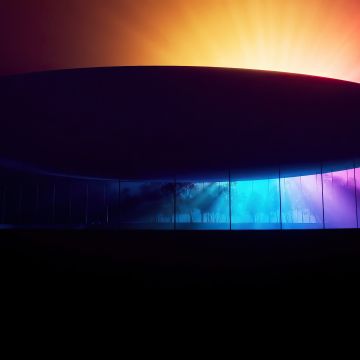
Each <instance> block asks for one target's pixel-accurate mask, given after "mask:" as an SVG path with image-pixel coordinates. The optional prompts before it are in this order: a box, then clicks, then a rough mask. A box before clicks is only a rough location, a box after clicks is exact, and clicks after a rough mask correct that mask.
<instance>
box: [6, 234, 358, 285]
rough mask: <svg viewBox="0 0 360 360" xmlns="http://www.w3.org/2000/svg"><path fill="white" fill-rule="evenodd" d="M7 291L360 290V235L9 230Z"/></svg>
mask: <svg viewBox="0 0 360 360" xmlns="http://www.w3.org/2000/svg"><path fill="white" fill-rule="evenodd" d="M0 269H1V281H2V284H5V283H7V284H9V283H11V284H19V286H22V285H24V284H27V285H29V284H32V283H34V282H35V283H39V282H40V283H42V284H44V285H46V286H47V285H50V284H51V285H54V284H55V285H56V284H57V283H62V284H64V283H67V282H69V283H73V284H74V283H79V284H81V283H88V284H90V283H91V284H111V286H112V287H113V288H114V289H115V290H116V289H117V290H118V291H122V290H124V289H129V288H152V287H165V288H177V287H180V288H182V287H194V288H196V287H240V288H246V287H250V288H279V287H280V288H284V287H286V288H294V289H304V288H305V289H317V290H321V289H323V288H331V289H333V288H343V287H346V288H349V289H352V288H354V289H355V288H356V287H357V284H358V283H359V281H360V231H359V230H320V231H319V230H318V231H312V230H311V231H310V230H309V231H283V232H280V231H248V232H247V231H241V232H236V231H233V232H230V231H210V232H206V231H199V232H191V231H178V232H174V231H169V232H167V231H159V232H156V231H133V232H131V231H130V232H126V231H110V230H109V231H105V230H44V231H40V230H2V231H1V232H0Z"/></svg>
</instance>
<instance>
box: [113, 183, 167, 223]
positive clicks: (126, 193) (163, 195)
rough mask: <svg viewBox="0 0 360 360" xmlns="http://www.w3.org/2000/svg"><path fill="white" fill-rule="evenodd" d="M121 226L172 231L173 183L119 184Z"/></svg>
mask: <svg viewBox="0 0 360 360" xmlns="http://www.w3.org/2000/svg"><path fill="white" fill-rule="evenodd" d="M120 207H121V208H120V212H121V227H123V228H134V229H173V227H174V184H173V183H171V182H154V181H126V182H121V185H120Z"/></svg>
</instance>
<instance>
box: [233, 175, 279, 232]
mask: <svg viewBox="0 0 360 360" xmlns="http://www.w3.org/2000/svg"><path fill="white" fill-rule="evenodd" d="M280 227H281V222H280V196H279V178H272V179H261V180H260V179H258V180H240V181H231V228H232V229H280Z"/></svg>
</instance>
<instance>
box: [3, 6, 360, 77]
mask: <svg viewBox="0 0 360 360" xmlns="http://www.w3.org/2000/svg"><path fill="white" fill-rule="evenodd" d="M4 4H6V5H0V34H3V35H4V34H6V36H3V37H2V38H0V41H2V42H3V44H1V51H2V56H1V60H2V61H1V64H0V73H14V72H23V71H33V70H47V69H56V68H71V67H91V66H116V65H119V66H120V65H196V66H222V67H239V68H251V69H263V70H276V71H287V72H294V73H305V74H312V75H319V76H326V77H333V78H339V79H346V80H352V81H358V82H360V41H359V39H360V0H62V1H59V0H47V1H28V0H11V1H10V0H9V1H5V3H4Z"/></svg>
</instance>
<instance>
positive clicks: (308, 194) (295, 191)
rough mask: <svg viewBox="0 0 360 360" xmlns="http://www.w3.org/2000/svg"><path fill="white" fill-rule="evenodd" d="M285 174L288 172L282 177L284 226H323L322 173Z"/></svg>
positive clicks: (297, 227) (299, 227) (315, 227)
mask: <svg viewBox="0 0 360 360" xmlns="http://www.w3.org/2000/svg"><path fill="white" fill-rule="evenodd" d="M319 172H320V171H319ZM283 175H286V174H282V176H281V179H280V187H281V221H282V228H283V229H321V228H323V205H322V182H321V174H320V173H319V174H315V175H305V176H291V177H286V176H285V177H283Z"/></svg>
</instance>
